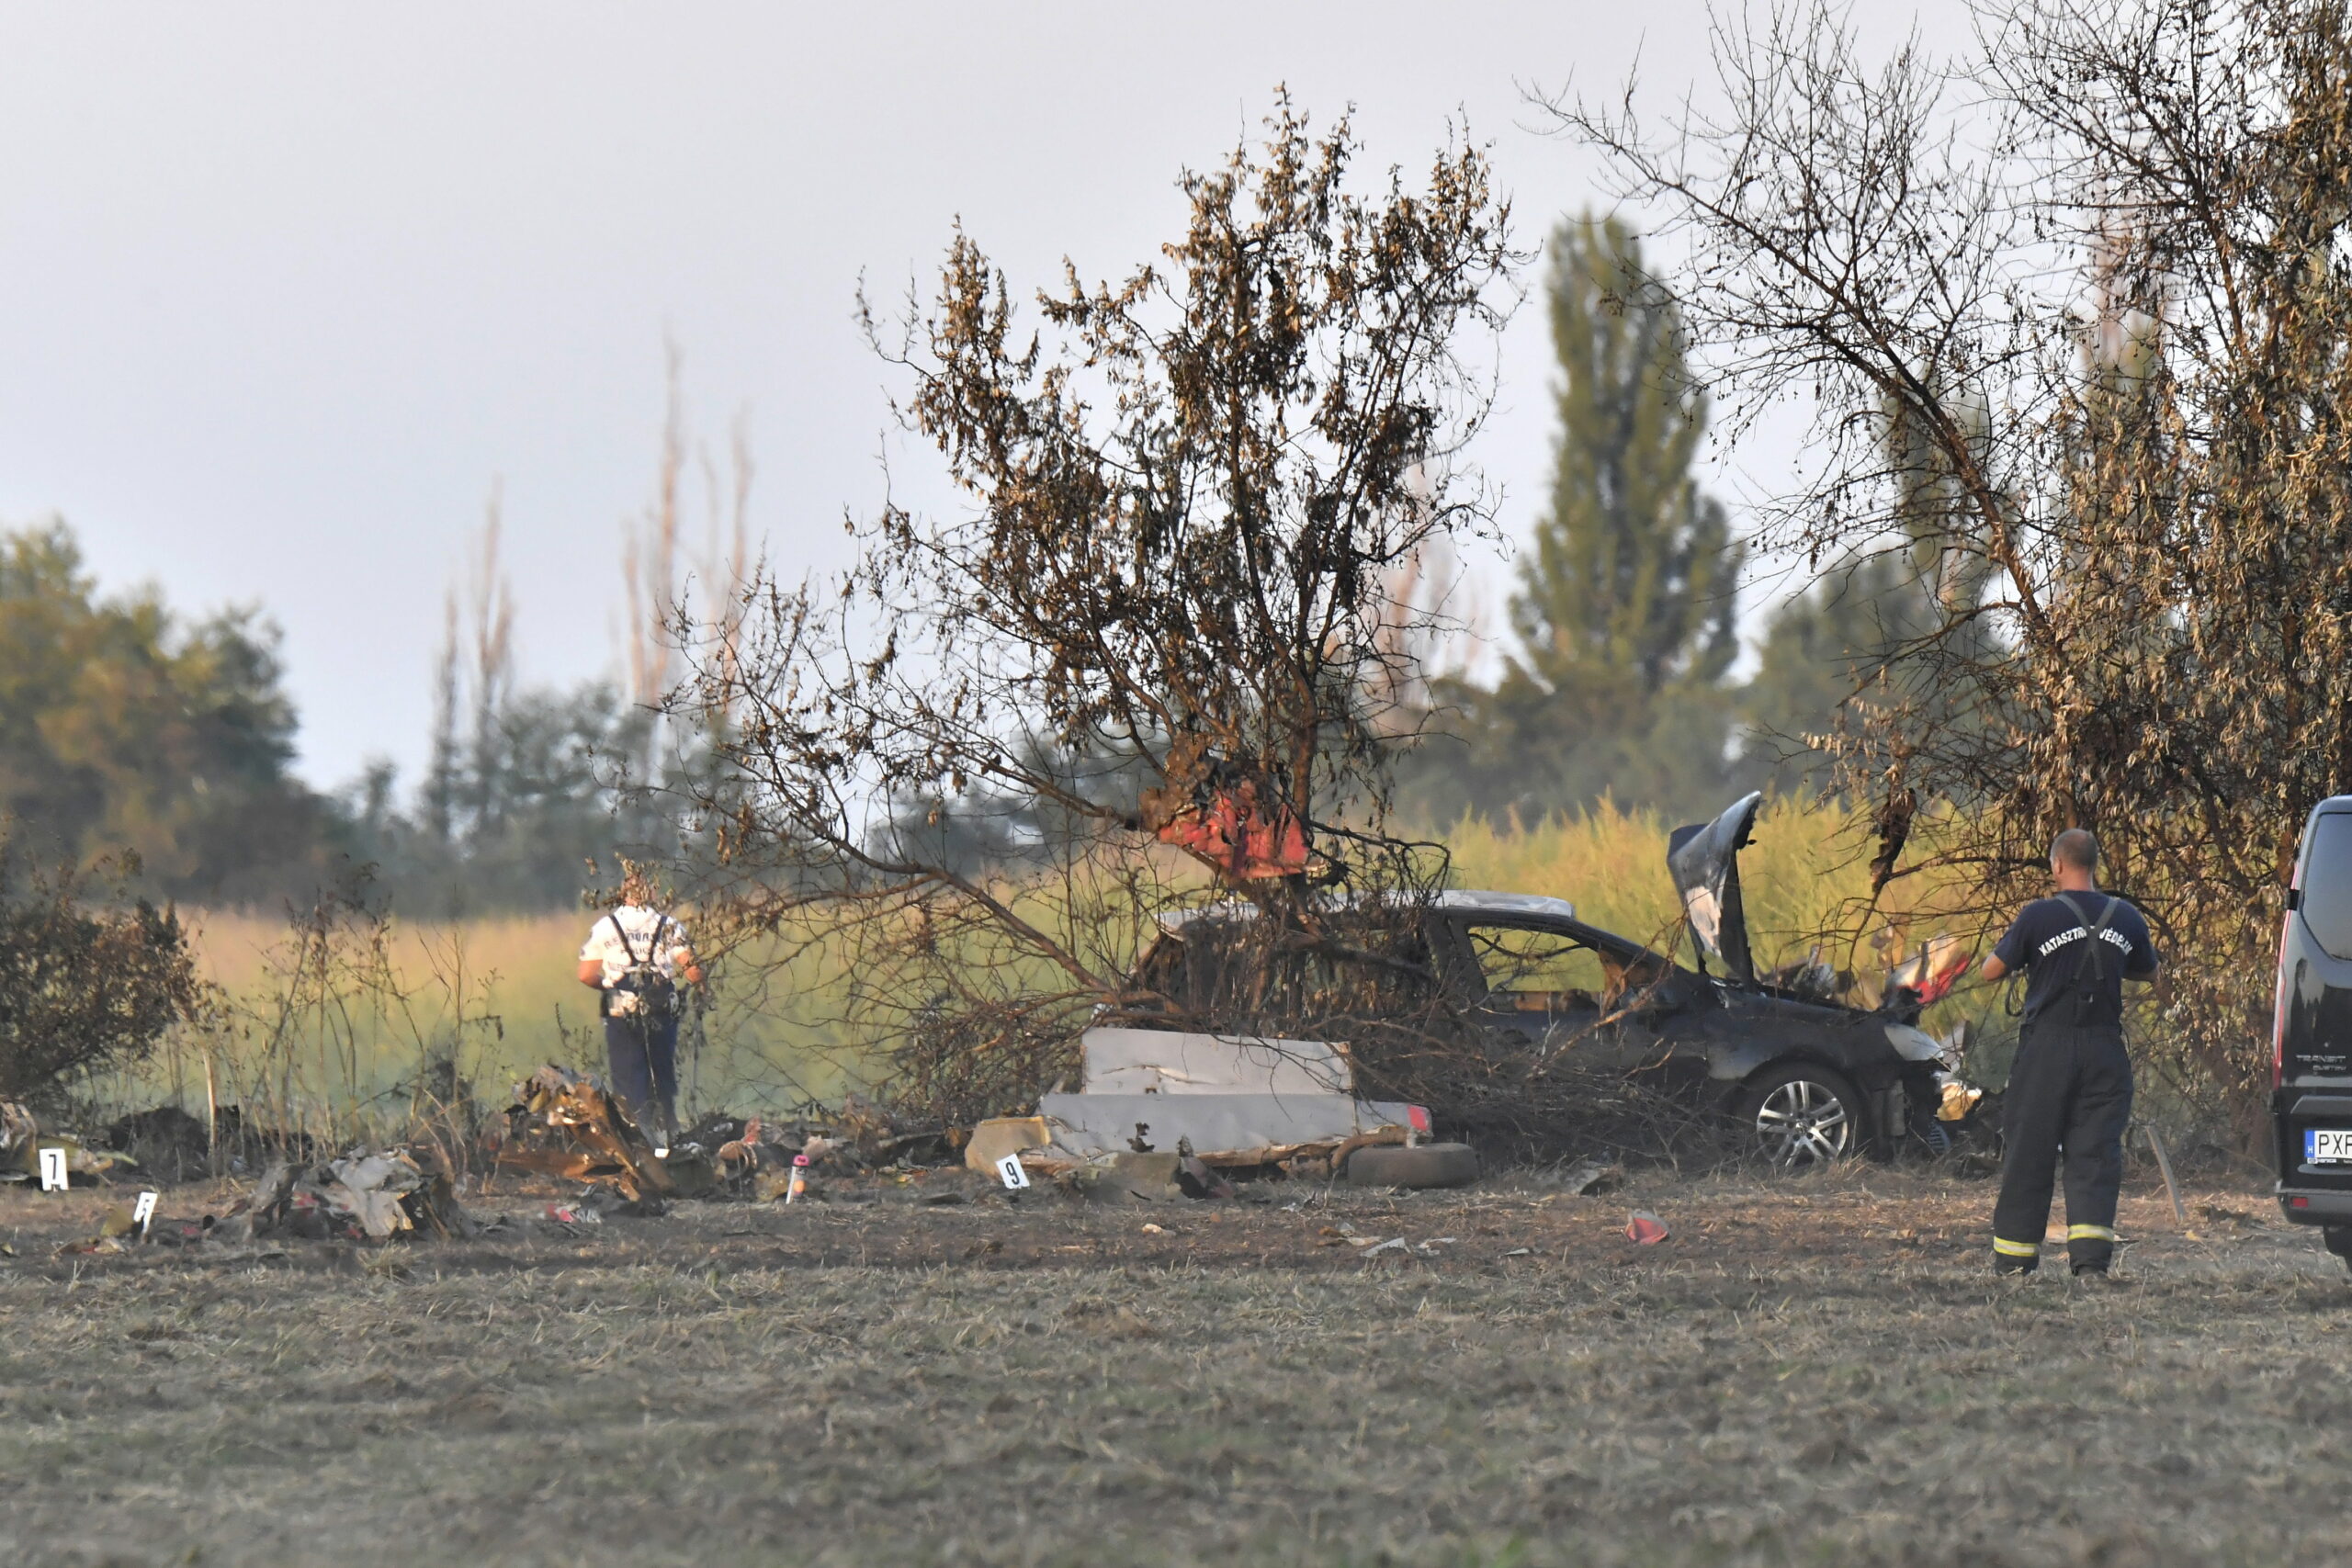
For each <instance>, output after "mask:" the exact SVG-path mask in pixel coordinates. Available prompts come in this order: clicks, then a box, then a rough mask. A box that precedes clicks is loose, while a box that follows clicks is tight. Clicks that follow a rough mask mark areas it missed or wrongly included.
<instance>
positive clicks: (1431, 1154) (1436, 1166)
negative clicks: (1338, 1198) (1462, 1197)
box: [1347, 1144, 1478, 1188]
mask: <svg viewBox="0 0 2352 1568" xmlns="http://www.w3.org/2000/svg"><path fill="white" fill-rule="evenodd" d="M1347 1179H1348V1184H1349V1185H1350V1186H1351V1187H1392V1188H1393V1187H1467V1186H1469V1185H1470V1184H1471V1183H1472V1182H1474V1181H1476V1180H1477V1179H1478V1151H1477V1150H1476V1149H1474V1148H1472V1147H1471V1146H1470V1145H1467V1144H1417V1145H1411V1146H1409V1147H1408V1146H1407V1145H1403V1144H1374V1145H1372V1146H1371V1147H1370V1148H1363V1149H1358V1150H1357V1151H1356V1152H1355V1153H1353V1154H1351V1155H1350V1156H1348V1169H1347Z"/></svg>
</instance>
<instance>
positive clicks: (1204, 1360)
mask: <svg viewBox="0 0 2352 1568" xmlns="http://www.w3.org/2000/svg"><path fill="white" fill-rule="evenodd" d="M943 1189H947V1190H959V1191H961V1192H962V1193H964V1194H965V1195H966V1199H967V1201H961V1202H957V1203H953V1204H944V1205H934V1204H930V1203H924V1202H922V1201H919V1200H920V1198H921V1197H922V1195H923V1194H924V1193H926V1192H934V1193H935V1192H937V1191H939V1190H943ZM1271 1191H1272V1197H1273V1199H1274V1201H1272V1202H1269V1203H1263V1204H1258V1203H1250V1202H1239V1201H1236V1202H1227V1203H1216V1204H1209V1203H1201V1204H1183V1203H1180V1204H1169V1205H1151V1206H1143V1207H1123V1208H1103V1207H1091V1206H1080V1205H1078V1204H1076V1203H1075V1202H1073V1201H1069V1200H1064V1199H1059V1198H1054V1197H1049V1196H1046V1195H1044V1194H1035V1195H1032V1196H1031V1197H1030V1198H1028V1199H1027V1200H1025V1201H1023V1202H1022V1203H1020V1204H1018V1205H1013V1204H1009V1203H1008V1202H1007V1201H1005V1199H1004V1198H1003V1197H1001V1195H996V1194H993V1193H989V1192H988V1191H986V1190H982V1189H981V1188H979V1187H978V1186H977V1185H974V1184H971V1183H970V1182H969V1181H968V1180H967V1179H965V1178H963V1177H962V1176H961V1174H960V1173H943V1174H940V1175H934V1176H933V1177H931V1178H929V1179H926V1180H924V1181H922V1182H920V1183H907V1184H900V1183H897V1182H888V1181H885V1182H872V1181H869V1182H865V1183H863V1184H860V1183H843V1184H841V1185H837V1186H836V1187H834V1188H833V1189H832V1190H831V1191H830V1192H829V1193H828V1194H827V1195H826V1196H827V1199H828V1201H823V1202H820V1203H812V1204H804V1205H797V1206H795V1207H792V1208H788V1209H787V1208H782V1207H776V1206H773V1205H752V1204H747V1203H723V1202H708V1203H698V1204H681V1205H678V1206H677V1207H675V1208H674V1209H673V1211H672V1213H670V1214H669V1215H667V1216H665V1217H662V1218H660V1219H655V1220H644V1221H624V1220H619V1219H615V1220H612V1221H609V1222H607V1223H606V1224H603V1225H601V1226H597V1227H582V1228H580V1229H579V1230H578V1231H577V1233H576V1234H573V1233H567V1232H565V1231H563V1230H561V1229H560V1228H558V1227H556V1226H554V1225H552V1224H549V1223H548V1222H547V1221H545V1220H544V1219H542V1218H537V1217H534V1216H536V1215H537V1214H539V1213H541V1211H542V1207H543V1205H544V1203H545V1201H546V1194H545V1193H544V1192H541V1193H539V1194H537V1195H536V1196H535V1195H534V1194H533V1193H532V1192H531V1191H529V1190H526V1189H517V1188H514V1187H511V1186H502V1187H501V1188H500V1189H498V1190H493V1191H492V1192H490V1193H488V1194H479V1193H478V1194H475V1195H473V1196H472V1198H471V1199H470V1200H469V1201H470V1202H471V1203H472V1205H473V1207H474V1209H475V1210H476V1212H477V1213H482V1214H493V1213H506V1214H508V1215H510V1216H512V1218H511V1220H510V1221H509V1223H508V1224H504V1225H503V1226H500V1227H498V1228H497V1229H495V1230H493V1231H492V1232H491V1233H490V1234H488V1235H484V1236H483V1237H481V1238H480V1239H478V1240H475V1241H471V1242H466V1243H413V1244H394V1245H390V1246H385V1247H375V1248H357V1247H348V1246H344V1245H338V1244H300V1243H296V1244H290V1245H289V1246H288V1248H287V1249H286V1250H284V1251H282V1252H280V1251H264V1252H258V1253H256V1252H254V1251H252V1250H251V1249H248V1250H246V1251H244V1252H243V1253H215V1252H210V1251H208V1250H207V1249H206V1248H205V1247H189V1248H185V1249H171V1248H164V1247H148V1248H144V1249H142V1250H141V1251H139V1252H137V1253H134V1254H132V1255H130V1256H122V1257H107V1256H100V1257H72V1256H68V1257H58V1256H55V1255H54V1248H55V1247H56V1246H57V1245H58V1244H59V1243H60V1242H61V1241H63V1240H66V1239H69V1238H70V1237H72V1236H74V1235H87V1234H89V1232H90V1231H91V1229H92V1228H93V1227H94V1225H95V1222H96V1217H97V1213H98V1211H99V1208H100V1206H101V1205H102V1204H103V1203H104V1202H106V1201H107V1196H106V1195H104V1194H81V1193H75V1194H72V1195H68V1196H66V1197H63V1198H52V1199H46V1200H45V1199H43V1198H41V1197H40V1195H38V1194H34V1193H27V1192H25V1191H24V1190H22V1189H16V1190H10V1191H9V1192H7V1193H6V1195H5V1196H0V1239H5V1240H6V1242H7V1243H8V1245H9V1246H10V1247H12V1248H13V1253H14V1256H12V1257H6V1258H0V1475H5V1476H6V1478H7V1483H6V1486H5V1487H0V1540H6V1541H8V1542H10V1543H11V1546H12V1550H11V1551H10V1552H9V1554H8V1561H10V1562H25V1563H41V1564H49V1563H58V1564H100V1563H119V1564H131V1563H141V1564H144V1563H166V1562H173V1563H177V1562H204V1563H241V1562H273V1563H276V1562H287V1563H311V1562H317V1563H334V1564H339V1565H348V1568H368V1565H374V1564H400V1565H401V1568H414V1565H416V1564H422V1563H438V1562H479V1563H541V1562H547V1563H555V1562H561V1563H575V1564H591V1565H594V1564H607V1563H610V1564H633V1565H657V1564H673V1563H675V1564H687V1563H693V1564H713V1565H715V1564H721V1563H727V1564H734V1563H741V1562H793V1563H802V1562H808V1563H826V1564H844V1565H846V1564H859V1565H869V1564H879V1563H902V1562H904V1563H940V1564H946V1563H973V1562H978V1563H1020V1564H1032V1563H1035V1564H1055V1563H1069V1564H1079V1563H1085V1564H1100V1563H1118V1564H1131V1565H1134V1568H1151V1565H1157V1564H1170V1563H1191V1562H1220V1563H1225V1562H1235V1563H1250V1564H1254V1563H1296V1562H1317V1563H1324V1562H1329V1563H1365V1564H1369V1563H1399V1564H1402V1563H1415V1564H1421V1563H1430V1564H1473V1563H1478V1564H1494V1563H1506V1562H1511V1563H1525V1564H1543V1563H1555V1562H1556V1563H1627V1564H1645V1563H1680V1562H1703V1563H1771V1564H1782V1563H1814V1562H1838V1563H1844V1562H1867V1563H1889V1564H1893V1563H1902V1564H1937V1563H1955V1564H1956V1563H1972V1564H1996V1563H2021V1564H2023V1563H2034V1564H2040V1563H2077V1562H2108V1563H2141V1562H2200V1563H2205V1562H2220V1563H2276V1562H2314V1563H2316V1562H2337V1561H2341V1560H2342V1559H2343V1558H2344V1556H2345V1555H2346V1552H2347V1551H2352V1520H2347V1519H2346V1516H2345V1515H2344V1513H2343V1510H2342V1507H2341V1502H2340V1491H2341V1480H2340V1478H2341V1475H2342V1473H2343V1467H2344V1466H2345V1464H2346V1461H2347V1457H2352V1433H2348V1432H2347V1430H2346V1428H2347V1425H2352V1286H2347V1285H2346V1282H2345V1280H2344V1279H2343V1277H2342V1272H2341V1269H2339V1267H2338V1266H2337V1265H2336V1264H2335V1262H2334V1260H2333V1259H2331V1258H2327V1257H2326V1256H2325V1255H2324V1253H2323V1252H2322V1251H2321V1249H2320V1247H2319V1245H2318V1242H2317V1239H2316V1236H2315V1235H2313V1234H2312V1233H2311V1232H2308V1231H2303V1230H2299V1229H2294V1228H2290V1227H2288V1226H2286V1225H2284V1224H2280V1223H2279V1222H2278V1219H2277V1217H2276V1214H2275V1213H2274V1212H2273V1210H2272V1208H2271V1206H2270V1204H2269V1203H2268V1201H2267V1200H2265V1199H2263V1198H2261V1197H2259V1196H2257V1195H2256V1193H2255V1192H2254V1190H2252V1188H2251V1186H2250V1185H2249V1184H2245V1183H2239V1184H2237V1185H2234V1186H2232V1187H2229V1188H2227V1189H2225V1190H2199V1191H2192V1192H2191V1193H2190V1194H2188V1211H2189V1215H2190V1219H2189V1223H2188V1226H2187V1227H2186V1229H2183V1228H2182V1227H2180V1226H2178V1225H2177V1224H2175V1222H2174V1220H2173V1217H2172V1213H2171V1209H2170V1207H2169V1205H2168V1204H2166V1203H2165V1201H2164V1199H2163V1197H2162V1193H2161V1189H2160V1188H2157V1187H2155V1186H2154V1184H2153V1182H2152V1181H2149V1180H2142V1179H2137V1178H2136V1177H2135V1179H2134V1181H2133V1183H2132V1185H2131V1190H2130V1191H2129V1193H2128V1195H2127V1200H2126V1202H2125V1206H2124V1213H2123V1216H2122V1224H2123V1226H2124V1228H2125V1231H2126V1234H2127V1235H2132V1236H2135V1237H2137V1238H2139V1239H2138V1241H2137V1243H2136V1245H2135V1246H2133V1247H2131V1249H2130V1250H2129V1252H2128V1253H2127V1269H2128V1273H2129V1275H2130V1277H2131V1280H2132V1283H2131V1285H2129V1286H2128V1287H2123V1288H2109V1289H2107V1290H2094V1289H2091V1288H2086V1287H2082V1286H2077V1285H2075V1284H2074V1283H2072V1282H2071V1281H2069V1280H2066V1279H2065V1278H2064V1276H2063V1274H2058V1273H2054V1272H2053V1273H2052V1275H2050V1276H2049V1277H2044V1278H2039V1279H2036V1280H2032V1281H2030V1282H2028V1283H2025V1284H2023V1285H2009V1284H2005V1283H2002V1282H1998V1281H1996V1280H1994V1279H1992V1278H1991V1277H1990V1276H1989V1274H1988V1273H1987V1272H1986V1269H1985V1254H1984V1247H1985V1216H1986V1212H1987V1210H1988V1208H1989V1205H1990V1202H1991V1198H1992V1191H1991V1188H1990V1185H1989V1184H1988V1183H1985V1182H1984V1181H1981V1180H1978V1181H1970V1180H1957V1179H1950V1178H1946V1177H1943V1176H1928V1175H1924V1174H1919V1173H1915V1172H1907V1171H1903V1170H1894V1169H1888V1168H1857V1169H1849V1170H1844V1171H1838V1172H1832V1173H1829V1174H1827V1175H1825V1176H1822V1177H1817V1178H1811V1179H1803V1180H1798V1181H1793V1182H1776V1181H1767V1180H1762V1179H1747V1178H1718V1179H1704V1180H1696V1181H1685V1180H1678V1179H1671V1178H1668V1177H1665V1176H1657V1177H1642V1176H1636V1177H1635V1178H1634V1179H1633V1181H1632V1184H1631V1185H1630V1187H1629V1188H1628V1189H1627V1190H1623V1191H1619V1192H1613V1193H1611V1194H1609V1195H1607V1196H1603V1197H1592V1198H1585V1197H1575V1196H1570V1195H1567V1194H1566V1193H1564V1192H1561V1191H1560V1190H1557V1189H1556V1188H1547V1187H1546V1186H1545V1185H1544V1181H1543V1179H1542V1178H1541V1177H1529V1178H1506V1179H1501V1180H1498V1181H1497V1182H1495V1183H1492V1184H1490V1185H1488V1186H1486V1187H1482V1188H1480V1189H1476V1190H1471V1191H1468V1192H1464V1193H1456V1194H1442V1195H1439V1194H1420V1195H1415V1196H1408V1197H1390V1196H1387V1195H1382V1194H1373V1193H1366V1192H1356V1191H1349V1190H1339V1191H1335V1192H1329V1193H1326V1192H1324V1191H1323V1190H1321V1189H1319V1188H1317V1187H1313V1186H1309V1185H1305V1184H1301V1185H1295V1186H1283V1187H1278V1188H1273V1189H1272V1190H1271ZM223 1196H224V1194H223V1193H222V1192H221V1191H220V1190H216V1189H207V1188H195V1187H192V1188H186V1189H180V1190H174V1191H171V1192H168V1193H166V1194H165V1197H164V1210H163V1212H164V1215H165V1216H166V1217H171V1216H186V1215H192V1214H195V1213H198V1212H199V1211H200V1210H202V1209H203V1208H205V1207H206V1206H208V1205H211V1206H215V1207H217V1206H218V1205H219V1204H220V1201H222V1198H223ZM1292 1204H1295V1205H1297V1206H1296V1207H1295V1208H1294V1207H1291V1206H1289V1205H1292ZM1634 1207H1641V1208H1646V1209H1651V1210H1654V1211H1655V1212H1656V1213H1658V1214H1659V1215H1661V1216H1662V1217H1663V1218H1664V1219H1665V1220H1666V1221H1667V1222H1668V1224H1669V1225H1670V1226H1671V1228H1672V1235H1671V1237H1670V1239H1668V1241H1667V1242H1666V1243H1664V1244H1663V1245H1660V1246H1657V1247H1634V1245H1633V1244H1632V1243H1630V1242H1629V1241H1627V1240H1626V1239H1625V1237H1624V1236H1623V1234H1622V1227H1623V1224H1624V1223H1625V1217H1626V1213H1627V1211H1628V1210H1629V1209H1631V1208H1634ZM1148 1227H1157V1229H1152V1228H1148ZM1343 1229H1345V1230H1350V1231H1352V1232H1353V1233H1354V1234H1353V1235H1352V1236H1350V1235H1340V1234H1337V1233H1339V1232H1340V1231H1342V1230H1343ZM1390 1236H1404V1237H1407V1238H1409V1239H1410V1241H1412V1242H1413V1243H1415V1244H1418V1246H1417V1247H1416V1248H1412V1249H1389V1250H1388V1251H1386V1252H1384V1253H1382V1254H1380V1255H1377V1256H1374V1257H1369V1258H1367V1257H1362V1256H1359V1254H1358V1250H1357V1246H1356V1243H1357V1242H1358V1241H1360V1240H1366V1239H1373V1238H1380V1239H1385V1238H1387V1237H1390Z"/></svg>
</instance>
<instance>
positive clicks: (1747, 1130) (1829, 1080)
mask: <svg viewBox="0 0 2352 1568" xmlns="http://www.w3.org/2000/svg"><path fill="white" fill-rule="evenodd" d="M1732 1114H1733V1116H1734V1117H1735V1118H1736V1122H1737V1124H1738V1127H1739V1133H1740V1136H1741V1138H1742V1139H1743V1140H1744V1141H1745V1142H1746V1143H1747V1146H1748V1147H1749V1149H1750V1150H1752V1151H1753V1152H1754V1153H1755V1155H1756V1156H1758V1158H1760V1159H1762V1160H1763V1161H1764V1162H1765V1163H1766V1164H1768V1165H1770V1166H1771V1167H1772V1168H1774V1169H1776V1170H1804V1169H1809V1168H1813V1167H1815V1166H1823V1165H1830V1164H1834V1163H1835V1162H1837V1161H1838V1160H1841V1159H1844V1158H1845V1157H1846V1156H1849V1155H1857V1154H1860V1153H1861V1152H1862V1150H1863V1148H1864V1146H1865V1145H1867V1143H1868V1141H1869V1130H1870V1129H1869V1124H1868V1122H1866V1121H1865V1120H1864V1119H1865V1118H1866V1117H1867V1116H1868V1114H1869V1112H1868V1111H1865V1110H1864V1109H1863V1105H1862V1096H1861V1091H1860V1090H1859V1089H1855V1087H1854V1086H1853V1085H1852V1084H1851V1083H1849V1082H1848V1081H1847V1080H1846V1078H1845V1077H1844V1076H1843V1075H1841V1074H1838V1073H1835V1072H1832V1071H1830V1070H1829V1069H1828V1068H1827V1067H1822V1066H1815V1065H1814V1064H1812V1063H1810V1062H1792V1063H1790V1064H1789V1065H1787V1066H1779V1067H1770V1068H1767V1069H1766V1070H1765V1071H1763V1072H1760V1073H1758V1074H1757V1075H1756V1077H1753V1078H1750V1079H1749V1080H1748V1083H1747V1088H1746V1089H1743V1090H1742V1091H1741V1092H1740V1096H1739V1098H1738V1100H1736V1101H1735V1102H1734V1103H1733V1108H1732Z"/></svg>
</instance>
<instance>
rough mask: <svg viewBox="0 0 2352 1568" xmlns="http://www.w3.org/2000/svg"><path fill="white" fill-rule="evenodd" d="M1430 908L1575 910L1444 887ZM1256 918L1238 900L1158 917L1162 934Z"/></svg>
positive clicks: (1570, 915) (1520, 896)
mask: <svg viewBox="0 0 2352 1568" xmlns="http://www.w3.org/2000/svg"><path fill="white" fill-rule="evenodd" d="M1430 904H1431V907H1432V908H1439V909H1447V910H1452V911H1453V912H1456V913H1460V914H1471V915H1539V916H1542V917H1544V919H1555V920H1573V919H1576V918H1577V907H1576V906H1575V905H1574V904H1571V903H1569V902H1568V901H1567V900H1566V898H1554V897H1548V896H1547V895H1544V894H1542V893H1496V892H1490V891H1487V890H1484V889H1472V888H1448V889H1447V890H1446V891H1445V892H1443V893H1441V894H1439V895H1438V896H1437V897H1435V898H1433V899H1431V900H1430ZM1257 916H1258V907H1257V906H1256V905H1255V904H1245V903H1241V902H1239V901H1238V900H1233V901H1228V902H1226V903H1220V904H1211V905H1209V906H1208V907H1206V908H1198V909H1171V910H1169V911H1168V912H1166V913H1165V914H1162V915H1161V916H1160V917H1159V925H1160V929H1161V930H1163V931H1182V929H1183V928H1184V927H1186V926H1188V925H1191V924H1192V923H1193V921H1195V920H1204V919H1211V920H1215V919H1225V920H1237V919H1238V920H1249V919H1257Z"/></svg>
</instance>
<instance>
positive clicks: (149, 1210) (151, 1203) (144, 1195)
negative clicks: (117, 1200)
mask: <svg viewBox="0 0 2352 1568" xmlns="http://www.w3.org/2000/svg"><path fill="white" fill-rule="evenodd" d="M155 1198H156V1194H155V1193H153V1192H141V1194H140V1195H139V1201H138V1202H136V1203H134V1204H132V1205H131V1206H130V1223H131V1224H134V1225H137V1226H138V1227H139V1235H140V1237H141V1240H144V1239H145V1238H146V1235H147V1225H148V1222H150V1221H152V1220H153V1219H154V1217H155Z"/></svg>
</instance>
